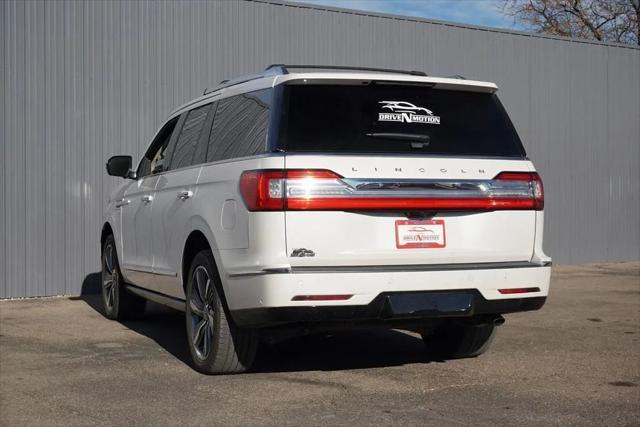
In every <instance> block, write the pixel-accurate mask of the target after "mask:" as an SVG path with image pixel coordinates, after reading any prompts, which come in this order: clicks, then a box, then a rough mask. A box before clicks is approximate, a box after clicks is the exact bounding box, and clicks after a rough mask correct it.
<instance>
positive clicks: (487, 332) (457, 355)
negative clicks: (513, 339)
mask: <svg viewBox="0 0 640 427" xmlns="http://www.w3.org/2000/svg"><path fill="white" fill-rule="evenodd" d="M496 331H497V326H496V325H495V324H494V323H481V324H472V323H462V322H456V321H447V322H446V323H445V324H443V325H442V326H440V327H438V328H437V329H436V330H435V331H433V333H431V334H424V333H423V334H422V340H423V341H424V343H425V345H426V346H427V351H428V353H429V355H430V356H431V357H434V358H438V359H464V358H469V357H477V356H480V355H481V354H483V353H484V352H485V351H487V350H488V349H489V347H490V346H491V342H492V341H493V338H494V337H495V335H496Z"/></svg>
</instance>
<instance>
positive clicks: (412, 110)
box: [378, 101, 440, 125]
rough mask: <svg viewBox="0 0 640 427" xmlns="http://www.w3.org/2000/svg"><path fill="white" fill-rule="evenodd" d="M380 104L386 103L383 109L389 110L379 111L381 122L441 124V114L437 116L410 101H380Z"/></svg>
mask: <svg viewBox="0 0 640 427" xmlns="http://www.w3.org/2000/svg"><path fill="white" fill-rule="evenodd" d="M378 104H384V105H383V106H382V110H385V109H386V110H389V111H382V112H379V113H378V121H379V122H401V123H422V124H433V125H439V124H440V116H435V115H434V114H433V111H431V110H429V109H427V108H424V107H418V106H416V105H413V104H412V103H410V102H406V101H380V102H379V103H378Z"/></svg>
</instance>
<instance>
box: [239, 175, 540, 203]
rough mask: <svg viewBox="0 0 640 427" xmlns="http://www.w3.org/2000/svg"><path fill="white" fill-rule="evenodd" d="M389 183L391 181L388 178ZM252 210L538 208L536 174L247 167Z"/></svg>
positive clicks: (244, 190) (244, 188) (246, 196)
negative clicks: (385, 175)
mask: <svg viewBox="0 0 640 427" xmlns="http://www.w3.org/2000/svg"><path fill="white" fill-rule="evenodd" d="M390 181H391V182H390ZM240 193H241V194H242V198H243V200H244V202H245V204H246V205H247V209H249V210H250V211H280V210H296V211H305V210H307V211H336V210H349V211H354V210H541V209H542V208H543V207H544V192H543V187H542V181H541V180H540V177H539V176H538V174H537V173H535V172H502V173H500V174H498V175H497V176H496V177H495V178H494V179H491V180H463V181H455V180H441V181H436V180H417V181H411V180H399V181H397V182H396V181H393V180H378V181H375V180H373V181H372V180H362V179H347V178H343V177H342V176H340V175H338V174H336V173H334V172H331V171H328V170H322V169H288V170H273V169H265V170H250V171H245V172H243V173H242V175H241V176H240Z"/></svg>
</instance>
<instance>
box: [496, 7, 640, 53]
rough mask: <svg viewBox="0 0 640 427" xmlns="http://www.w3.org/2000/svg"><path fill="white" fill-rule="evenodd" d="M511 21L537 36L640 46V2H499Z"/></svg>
mask: <svg viewBox="0 0 640 427" xmlns="http://www.w3.org/2000/svg"><path fill="white" fill-rule="evenodd" d="M502 1H503V2H504V3H503V7H502V11H503V13H505V14H506V15H508V16H511V17H513V19H514V22H517V23H520V24H522V25H524V26H525V27H527V28H529V29H531V30H533V31H536V32H538V33H547V34H555V35H559V36H567V37H580V38H586V39H595V40H600V41H605V42H617V43H627V44H638V45H640V25H639V24H638V22H639V21H640V0H502Z"/></svg>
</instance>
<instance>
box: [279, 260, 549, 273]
mask: <svg viewBox="0 0 640 427" xmlns="http://www.w3.org/2000/svg"><path fill="white" fill-rule="evenodd" d="M540 267H545V266H544V265H540V264H536V263H533V262H529V261H507V262H472V263H451V264H418V265H412V264H408V265H406V264H405V265H347V266H317V267H316V266H308V267H292V268H291V272H292V273H294V274H305V273H391V272H405V271H406V272H417V271H452V270H497V269H504V268H540Z"/></svg>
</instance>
